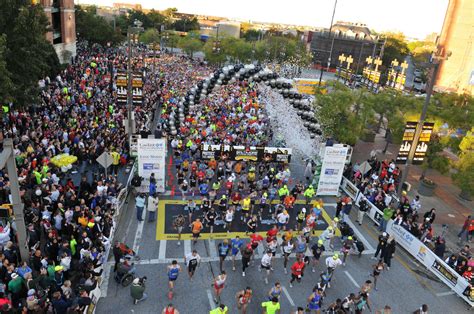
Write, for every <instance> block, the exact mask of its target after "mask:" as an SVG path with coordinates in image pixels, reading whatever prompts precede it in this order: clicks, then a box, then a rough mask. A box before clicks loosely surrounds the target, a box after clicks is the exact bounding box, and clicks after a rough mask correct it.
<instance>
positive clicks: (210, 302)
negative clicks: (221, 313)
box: [207, 289, 215, 310]
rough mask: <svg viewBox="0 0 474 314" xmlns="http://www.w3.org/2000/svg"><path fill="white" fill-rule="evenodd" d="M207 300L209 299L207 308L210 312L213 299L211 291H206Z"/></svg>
mask: <svg viewBox="0 0 474 314" xmlns="http://www.w3.org/2000/svg"><path fill="white" fill-rule="evenodd" d="M207 298H208V299H209V306H210V307H211V310H213V309H214V306H215V304H214V298H213V297H212V292H211V290H209V289H207Z"/></svg>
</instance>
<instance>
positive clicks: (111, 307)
mask: <svg viewBox="0 0 474 314" xmlns="http://www.w3.org/2000/svg"><path fill="white" fill-rule="evenodd" d="M325 211H326V212H327V213H328V214H329V215H330V216H334V214H335V208H334V199H330V198H327V199H325ZM353 214H355V213H354V211H353ZM135 216H136V213H135V208H134V203H133V200H131V201H130V202H129V204H128V209H127V210H126V211H124V213H123V217H121V220H120V222H119V228H118V232H117V234H116V239H117V240H119V241H124V242H125V243H127V244H128V245H129V246H131V247H133V248H134V249H135V251H136V252H138V254H139V256H140V258H141V259H140V261H138V262H137V274H138V276H147V278H148V279H147V289H146V292H147V293H148V299H147V300H145V301H143V302H140V303H138V304H137V305H133V302H132V299H131V297H130V288H129V287H122V286H118V285H117V284H116V283H115V281H114V280H113V278H112V276H113V272H111V271H110V266H111V265H110V263H109V264H108V265H107V267H106V270H105V274H104V276H103V279H104V281H105V283H104V284H103V285H102V287H103V289H102V293H103V297H102V298H101V299H100V301H99V303H98V305H97V313H113V312H116V310H117V309H121V312H123V313H127V312H131V313H157V311H161V309H162V308H164V307H165V306H166V305H167V304H168V303H170V302H172V303H173V304H174V305H175V306H176V308H177V309H178V310H179V311H180V313H207V312H208V311H209V310H210V309H211V307H212V308H214V307H215V305H214V303H213V288H212V278H213V276H215V275H217V274H218V272H219V263H218V256H217V244H218V243H219V242H220V241H221V240H213V239H207V240H199V241H198V243H197V245H196V247H195V248H196V250H197V251H198V253H199V254H200V256H201V258H202V262H201V265H200V266H199V267H198V269H197V271H196V275H195V277H194V280H193V281H190V280H189V278H188V275H187V272H186V268H185V266H184V264H183V257H184V255H185V254H186V253H188V252H190V251H191V249H192V244H191V240H185V241H182V243H181V246H178V245H177V241H175V240H159V241H157V240H156V237H157V231H156V226H157V224H156V222H155V223H153V222H147V220H146V219H145V221H144V222H141V223H139V224H137V221H136V218H135ZM354 219H355V218H354V217H353V220H354ZM158 223H159V222H158ZM353 227H354V228H355V226H353ZM356 230H357V231H356V232H355V233H356V235H358V236H359V238H362V237H363V238H364V241H365V246H366V251H365V252H364V254H363V255H362V257H360V258H358V257H357V255H352V256H350V257H349V258H348V262H347V265H346V266H345V267H343V266H341V267H340V268H338V269H336V271H335V274H334V278H333V281H332V285H331V288H330V289H328V290H327V296H326V298H325V299H324V302H323V308H325V307H326V306H327V305H328V304H329V303H331V302H333V301H335V300H336V299H337V298H341V299H342V298H344V297H346V296H347V295H348V294H349V293H351V292H358V291H359V288H360V286H361V285H362V284H363V283H364V282H365V281H366V280H368V279H369V276H368V275H369V271H371V268H372V265H373V264H374V263H375V260H373V259H371V258H370V257H371V256H373V252H374V248H375V247H376V236H377V231H376V230H375V228H373V227H372V223H371V222H369V221H368V220H367V219H366V221H365V222H364V224H363V226H361V227H357V229H356ZM361 236H362V237H361ZM312 242H314V238H313V240H312ZM335 247H336V249H338V248H339V247H340V244H339V243H337V244H336V245H335ZM257 251H258V256H257V257H256V260H255V263H254V265H253V266H250V268H249V269H248V270H247V276H245V277H242V274H241V271H240V270H241V265H242V264H241V262H240V260H238V261H236V267H237V270H236V271H235V272H234V271H232V265H231V263H232V262H231V261H230V258H229V257H228V258H227V261H226V262H225V263H224V270H226V271H227V274H228V279H227V282H226V286H225V288H224V290H223V293H222V302H223V303H224V304H226V305H227V306H228V307H229V309H230V313H236V312H237V307H236V301H235V294H236V292H237V291H239V290H242V289H244V288H245V287H246V286H249V287H251V288H252V289H253V298H252V302H251V303H250V306H249V308H248V313H260V312H261V309H260V304H261V302H263V301H267V293H268V291H269V289H270V288H271V286H272V284H273V283H274V282H277V281H279V282H280V283H281V284H282V286H283V287H284V289H283V292H284V293H283V295H282V297H281V313H290V311H291V310H295V309H296V307H297V306H302V307H305V306H306V304H307V301H306V299H307V297H308V296H309V295H310V293H311V290H312V288H313V286H314V285H316V284H317V282H318V281H319V274H320V273H321V272H322V271H323V270H325V267H323V265H322V264H320V265H318V266H317V268H316V272H315V273H312V272H311V269H310V267H309V268H307V269H306V271H305V274H304V277H303V279H302V282H301V284H299V283H294V287H293V288H290V286H289V280H290V275H289V274H288V275H286V274H284V272H283V260H282V258H280V257H279V256H280V255H281V254H278V255H277V257H276V259H275V262H274V271H273V272H272V273H271V275H270V277H269V284H268V285H266V284H265V283H264V281H263V278H264V277H263V276H264V273H263V272H262V273H261V272H259V271H258V267H257V266H258V265H259V263H260V257H261V255H262V253H263V252H264V249H263V248H262V245H259V248H258V250H257ZM277 253H280V250H278V251H277ZM239 257H240V254H239ZM325 258H326V255H325V256H323V257H322V258H321V261H320V262H321V263H324V259H325ZM173 259H176V260H177V261H178V262H179V264H180V265H181V267H182V272H181V274H180V275H179V278H178V280H177V281H176V285H175V296H174V298H173V300H172V301H169V300H168V298H167V292H168V288H167V274H166V272H167V271H166V268H167V265H168V264H170V263H171V261H172V260H173ZM112 261H113V257H112ZM293 261H294V258H291V259H290V265H291V264H292V263H293ZM112 265H113V262H112ZM189 296H191V298H190V297H189ZM369 299H370V302H371V304H372V312H375V309H382V308H383V307H384V306H385V305H387V304H388V305H390V306H391V307H392V310H393V313H409V312H410V313H411V312H412V311H414V310H416V309H417V308H419V307H420V306H421V304H423V303H427V304H429V306H430V313H469V310H468V309H467V306H466V304H465V303H464V302H463V301H462V300H460V299H459V298H458V297H457V296H455V295H454V293H452V292H450V291H449V290H448V288H447V287H446V286H445V285H444V284H442V283H440V282H438V281H437V280H436V279H435V278H433V277H432V276H430V275H428V273H427V272H425V271H424V270H423V269H421V268H420V267H418V265H417V264H416V262H414V261H413V260H412V259H411V258H409V257H407V255H406V254H405V253H404V252H403V251H402V249H401V248H397V251H396V253H395V258H394V259H393V261H392V267H391V268H390V270H388V271H384V272H383V273H382V274H381V276H380V278H379V282H378V291H372V292H371V294H370V298H369Z"/></svg>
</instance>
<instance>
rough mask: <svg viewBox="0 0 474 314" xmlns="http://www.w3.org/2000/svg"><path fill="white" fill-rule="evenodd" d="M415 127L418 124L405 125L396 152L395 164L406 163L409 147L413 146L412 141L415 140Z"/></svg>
mask: <svg viewBox="0 0 474 314" xmlns="http://www.w3.org/2000/svg"><path fill="white" fill-rule="evenodd" d="M417 125H418V123H417V122H416V121H408V122H407V123H406V125H405V132H403V138H402V144H401V145H400V150H399V151H398V155H397V159H396V160H395V162H396V163H397V164H404V163H406V162H407V160H408V155H409V154H410V149H411V146H412V145H413V140H414V139H415V132H416V126H417Z"/></svg>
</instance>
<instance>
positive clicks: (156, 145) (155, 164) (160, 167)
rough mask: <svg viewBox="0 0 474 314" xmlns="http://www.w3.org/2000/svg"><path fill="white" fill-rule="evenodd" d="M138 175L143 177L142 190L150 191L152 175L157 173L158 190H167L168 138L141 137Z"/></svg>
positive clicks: (138, 144) (139, 141) (161, 191)
mask: <svg viewBox="0 0 474 314" xmlns="http://www.w3.org/2000/svg"><path fill="white" fill-rule="evenodd" d="M137 158H138V175H139V176H140V177H142V178H143V180H142V185H141V187H140V190H141V191H142V192H148V190H149V186H150V176H151V174H152V173H154V174H155V179H156V191H157V192H160V193H163V192H164V191H165V166H166V140H165V139H155V138H139V139H138V141H137Z"/></svg>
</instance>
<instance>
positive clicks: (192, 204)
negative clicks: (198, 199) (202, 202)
mask: <svg viewBox="0 0 474 314" xmlns="http://www.w3.org/2000/svg"><path fill="white" fill-rule="evenodd" d="M196 210H197V206H196V203H195V202H194V200H188V204H186V206H184V211H186V212H187V213H188V221H189V226H190V227H191V223H192V222H193V213H194V212H195V211H196Z"/></svg>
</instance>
